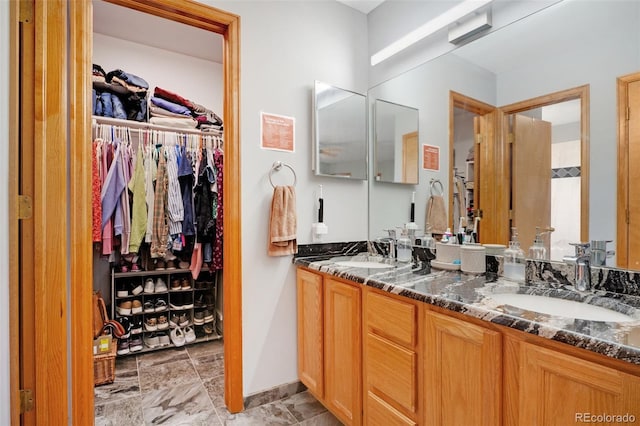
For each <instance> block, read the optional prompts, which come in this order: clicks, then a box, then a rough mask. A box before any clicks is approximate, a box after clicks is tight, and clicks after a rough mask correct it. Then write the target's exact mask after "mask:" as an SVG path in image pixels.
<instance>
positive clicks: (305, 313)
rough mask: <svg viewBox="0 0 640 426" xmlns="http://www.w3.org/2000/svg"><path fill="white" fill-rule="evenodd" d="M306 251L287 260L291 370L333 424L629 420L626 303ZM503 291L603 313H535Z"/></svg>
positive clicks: (629, 301) (636, 411)
mask: <svg viewBox="0 0 640 426" xmlns="http://www.w3.org/2000/svg"><path fill="white" fill-rule="evenodd" d="M318 259H322V258H298V259H296V260H295V264H296V265H297V267H298V269H297V290H298V293H297V294H298V370H299V377H300V380H301V381H302V382H303V383H304V384H305V385H306V386H307V387H308V388H309V391H310V392H311V393H312V394H313V395H314V396H315V397H316V398H318V400H319V401H321V402H322V403H323V404H324V405H325V406H326V407H327V408H328V409H329V410H331V411H332V412H333V414H335V415H336V416H337V417H338V418H339V419H340V420H341V421H342V422H343V423H344V424H347V425H360V424H366V425H377V424H379V425H452V426H453V425H486V426H495V425H508V426H516V425H535V424H537V425H558V426H565V425H568V424H575V423H580V422H587V421H588V420H590V421H591V422H592V423H593V422H595V421H596V420H598V419H600V420H601V422H600V423H607V422H608V423H611V424H613V423H615V422H616V421H618V422H622V420H623V419H624V417H623V416H627V417H626V419H627V421H629V419H633V418H635V420H636V421H640V298H638V297H635V296H625V295H620V294H617V295H616V294H614V293H607V292H604V291H594V292H592V293H590V294H588V295H587V294H584V293H582V294H581V293H578V292H572V291H570V290H567V289H554V288H550V287H539V286H525V285H524V284H518V283H515V282H511V281H508V280H505V279H503V278H498V277H497V276H493V275H492V274H487V275H484V274H483V275H467V274H462V273H459V272H452V271H438V270H435V269H434V270H432V272H431V273H430V274H427V275H421V274H418V273H416V269H415V267H414V266H413V265H411V264H404V265H402V264H400V265H397V264H395V263H391V262H389V264H386V265H385V262H388V261H386V260H383V261H380V262H378V263H380V265H379V266H374V265H373V263H372V262H367V263H363V265H365V266H369V267H358V266H353V265H357V264H356V263H354V262H357V261H358V259H357V257H356V258H349V257H333V258H329V259H327V258H326V257H325V259H324V260H318ZM345 261H347V262H348V263H345ZM345 265H346V266H345ZM505 294H506V295H516V296H518V295H521V296H523V298H524V299H526V298H528V297H529V296H530V297H532V298H533V300H538V298H540V297H544V298H549V299H553V300H560V302H558V303H560V306H561V309H564V305H563V303H565V302H562V301H561V300H566V303H567V304H566V306H571V305H572V303H573V302H575V303H578V304H583V305H588V309H587V310H586V314H585V313H580V312H578V313H576V314H566V313H563V314H562V315H575V316H577V317H583V316H587V317H589V316H591V315H596V313H594V312H595V310H597V309H603V312H604V314H605V315H607V314H608V313H609V314H612V315H613V316H612V317H608V316H605V317H603V318H604V320H603V321H591V320H589V319H584V318H583V319H581V318H570V317H568V316H567V317H564V316H562V315H557V314H556V313H554V312H552V313H551V314H549V313H546V314H545V313H540V312H537V311H535V310H529V309H523V308H521V307H518V306H514V305H511V304H510V303H514V304H515V305H517V304H518V302H508V303H504V302H503V301H502V300H501V299H500V298H499V297H498V295H505ZM516 299H518V298H517V297H516ZM567 299H573V302H572V301H569V300H567ZM518 300H519V299H518ZM590 309H594V311H593V312H592V311H591V310H590ZM566 312H569V311H568V309H567V310H566ZM616 315H620V316H619V317H618V316H616ZM596 416H609V417H596ZM618 416H620V417H618Z"/></svg>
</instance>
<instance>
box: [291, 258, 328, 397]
mask: <svg viewBox="0 0 640 426" xmlns="http://www.w3.org/2000/svg"><path fill="white" fill-rule="evenodd" d="M297 288H298V296H297V297H298V377H299V378H300V381H301V382H302V383H304V384H305V385H306V386H307V388H309V391H311V393H312V394H314V395H315V396H316V397H317V398H322V397H323V395H324V359H323V353H324V344H323V342H324V336H323V327H324V312H323V297H324V294H323V287H322V275H319V274H314V273H313V272H309V271H306V270H304V269H298V275H297Z"/></svg>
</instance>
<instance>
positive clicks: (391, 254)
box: [376, 229, 396, 260]
mask: <svg viewBox="0 0 640 426" xmlns="http://www.w3.org/2000/svg"><path fill="white" fill-rule="evenodd" d="M386 231H387V232H388V233H389V236H388V237H380V238H378V239H376V242H378V243H384V244H388V245H389V250H388V251H387V257H388V258H389V259H391V260H395V258H396V230H395V229H386Z"/></svg>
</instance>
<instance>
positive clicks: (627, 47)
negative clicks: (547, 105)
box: [498, 1, 640, 240]
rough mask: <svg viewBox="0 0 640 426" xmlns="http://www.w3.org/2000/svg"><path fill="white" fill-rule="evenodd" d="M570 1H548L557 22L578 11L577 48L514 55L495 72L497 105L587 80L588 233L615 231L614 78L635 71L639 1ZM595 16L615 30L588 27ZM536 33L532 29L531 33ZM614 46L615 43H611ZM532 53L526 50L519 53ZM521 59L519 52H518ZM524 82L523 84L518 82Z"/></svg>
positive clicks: (639, 59)
mask: <svg viewBox="0 0 640 426" xmlns="http://www.w3.org/2000/svg"><path fill="white" fill-rule="evenodd" d="M615 5H616V7H615V8H612V7H610V4H609V3H608V2H605V1H593V2H586V1H584V2H583V1H572V2H565V3H562V4H559V5H556V6H554V10H553V16H554V17H555V18H556V19H557V20H558V22H563V20H569V19H571V20H575V19H577V18H576V17H579V19H580V21H579V22H582V23H583V27H584V28H585V31H584V32H582V33H581V34H579V35H577V36H576V35H575V34H574V35H572V37H579V39H580V40H581V41H582V46H583V48H582V49H562V48H561V47H562V44H559V45H560V48H557V46H555V47H554V46H549V49H548V50H547V51H546V52H538V53H537V54H538V55H543V56H544V62H543V63H540V62H538V61H535V60H533V59H532V60H531V62H528V61H526V60H523V61H518V65H519V66H518V67H516V68H514V69H512V70H509V71H506V72H503V73H500V74H499V75H498V105H506V104H509V103H512V102H516V101H520V100H523V99H529V98H533V97H536V96H541V95H544V94H547V93H551V92H554V91H558V90H563V89H567V88H571V87H575V86H579V85H583V84H589V85H590V104H589V105H590V115H591V117H590V149H591V153H590V157H591V158H590V160H591V161H590V170H589V178H590V183H589V188H590V190H589V193H590V198H589V238H590V239H592V240H612V239H613V240H615V236H616V204H617V202H616V193H617V191H616V188H617V186H616V185H617V181H616V179H617V173H616V170H617V143H616V138H617V136H616V127H617V119H616V108H617V106H616V78H617V77H619V76H622V75H625V74H629V73H632V72H637V71H638V69H639V66H640V65H639V64H640V52H639V51H638V47H637V46H638V39H637V37H636V38H633V37H631V38H630V37H629V35H630V34H637V33H638V29H637V22H638V16H639V13H640V4H639V3H638V2H634V1H627V2H624V1H619V2H615ZM601 22H615V27H616V30H615V31H593V28H597V27H598V25H600V23H601ZM530 36H531V37H536V34H531V35H530ZM613 46H615V48H614V47H613ZM532 56H536V53H535V52H531V53H530V54H528V55H525V57H529V58H531V57H532ZM523 59H524V58H523ZM523 82H526V84H523Z"/></svg>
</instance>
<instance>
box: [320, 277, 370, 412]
mask: <svg viewBox="0 0 640 426" xmlns="http://www.w3.org/2000/svg"><path fill="white" fill-rule="evenodd" d="M324 286H325V289H324V291H325V292H324V302H325V304H324V315H325V324H324V326H325V331H324V337H325V352H324V356H325V364H324V365H325V398H324V400H325V402H326V404H327V408H329V409H330V410H331V411H332V412H333V414H335V415H336V416H337V417H338V418H339V419H340V420H341V421H342V422H343V423H345V424H347V425H360V424H361V423H362V369H361V367H362V366H361V362H362V342H361V341H362V338H361V336H362V327H361V322H362V320H361V318H362V316H361V301H360V289H359V288H358V287H356V286H355V285H350V284H347V283H344V282H342V281H338V280H334V279H332V278H329V277H327V278H326V279H325V283H324Z"/></svg>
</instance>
